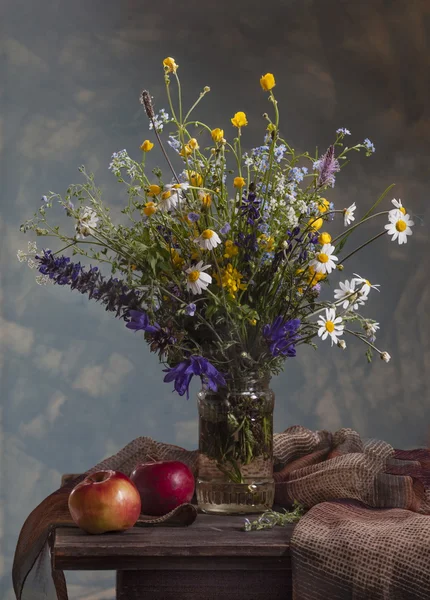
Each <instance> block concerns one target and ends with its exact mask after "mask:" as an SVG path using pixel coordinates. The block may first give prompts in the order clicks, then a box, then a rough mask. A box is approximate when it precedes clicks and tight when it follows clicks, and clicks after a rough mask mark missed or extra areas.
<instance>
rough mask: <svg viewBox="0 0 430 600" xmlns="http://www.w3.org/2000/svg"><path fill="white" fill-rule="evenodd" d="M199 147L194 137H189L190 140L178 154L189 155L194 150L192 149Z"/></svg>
mask: <svg viewBox="0 0 430 600" xmlns="http://www.w3.org/2000/svg"><path fill="white" fill-rule="evenodd" d="M199 148H200V146H199V143H198V141H197V140H196V138H191V139H190V141H189V142H188V143H187V144H185V146H184V147H183V148H182V150H181V151H180V152H179V154H180V156H189V155H190V154H192V153H193V152H194V150H198V149H199Z"/></svg>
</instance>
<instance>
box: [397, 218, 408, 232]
mask: <svg viewBox="0 0 430 600" xmlns="http://www.w3.org/2000/svg"><path fill="white" fill-rule="evenodd" d="M406 227H407V225H406V222H405V221H404V220H403V219H399V220H398V221H397V223H396V229H397V231H404V230H405V229H406Z"/></svg>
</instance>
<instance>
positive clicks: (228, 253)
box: [224, 240, 239, 258]
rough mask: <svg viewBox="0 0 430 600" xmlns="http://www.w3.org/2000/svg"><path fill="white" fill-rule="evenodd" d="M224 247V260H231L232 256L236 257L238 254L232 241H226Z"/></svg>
mask: <svg viewBox="0 0 430 600" xmlns="http://www.w3.org/2000/svg"><path fill="white" fill-rule="evenodd" d="M224 245H225V252H224V258H233V256H237V254H239V248H238V247H237V246H236V244H235V243H234V242H233V240H227V241H226V242H225V244H224Z"/></svg>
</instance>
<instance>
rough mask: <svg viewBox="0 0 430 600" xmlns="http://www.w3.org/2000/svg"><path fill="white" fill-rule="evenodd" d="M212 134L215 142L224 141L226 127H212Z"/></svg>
mask: <svg viewBox="0 0 430 600" xmlns="http://www.w3.org/2000/svg"><path fill="white" fill-rule="evenodd" d="M211 136H212V139H213V141H214V142H216V143H219V142H222V140H223V139H224V129H220V128H219V127H216V128H215V129H212V131H211Z"/></svg>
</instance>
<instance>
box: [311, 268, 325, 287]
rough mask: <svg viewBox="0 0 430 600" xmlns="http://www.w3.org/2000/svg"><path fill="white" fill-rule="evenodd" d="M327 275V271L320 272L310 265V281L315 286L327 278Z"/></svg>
mask: <svg viewBox="0 0 430 600" xmlns="http://www.w3.org/2000/svg"><path fill="white" fill-rule="evenodd" d="M326 277H327V274H326V273H318V272H317V271H315V268H314V267H309V276H308V282H309V283H310V282H311V281H312V285H313V286H314V285H316V284H317V283H318V282H320V281H322V280H323V279H325V278H326Z"/></svg>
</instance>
